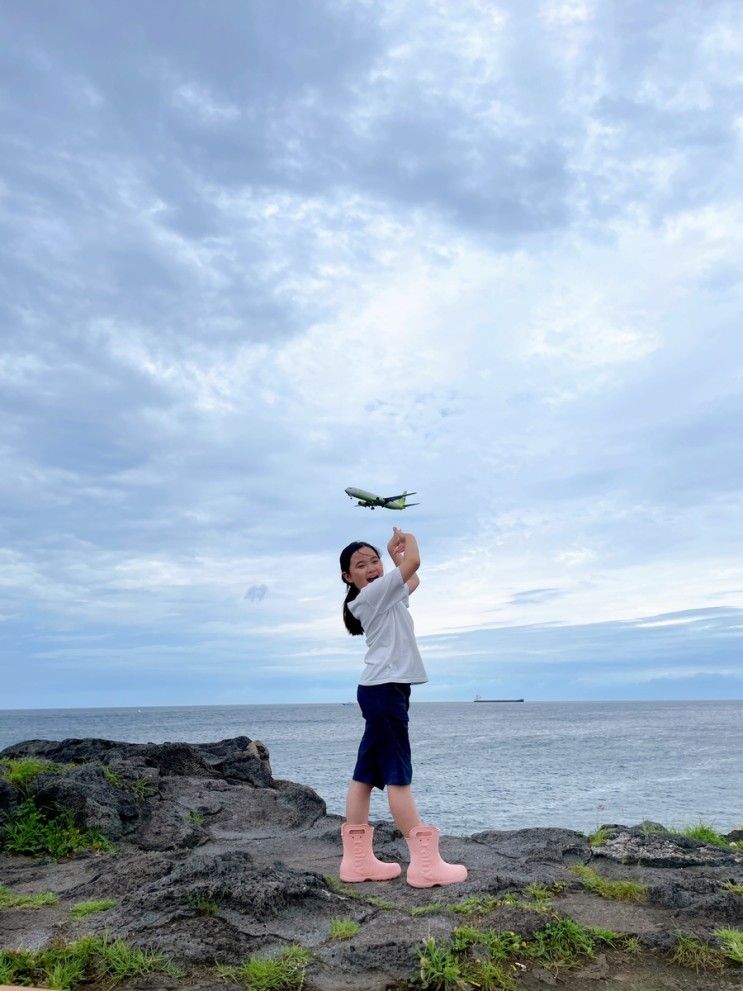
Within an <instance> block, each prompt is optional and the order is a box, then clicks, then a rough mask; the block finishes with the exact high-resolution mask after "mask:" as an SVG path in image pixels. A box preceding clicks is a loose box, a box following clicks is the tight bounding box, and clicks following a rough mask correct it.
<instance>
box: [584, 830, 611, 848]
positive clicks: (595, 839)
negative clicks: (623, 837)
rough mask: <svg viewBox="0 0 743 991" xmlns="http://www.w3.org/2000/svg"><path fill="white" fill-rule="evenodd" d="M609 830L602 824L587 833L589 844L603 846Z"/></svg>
mask: <svg viewBox="0 0 743 991" xmlns="http://www.w3.org/2000/svg"><path fill="white" fill-rule="evenodd" d="M609 835H610V834H609V830H608V829H606V828H605V827H604V826H600V827H599V828H598V829H596V830H594V831H593V832H592V833H589V835H588V837H587V838H588V844H589V846H603V845H604V843H606V841H607V840H608V839H609Z"/></svg>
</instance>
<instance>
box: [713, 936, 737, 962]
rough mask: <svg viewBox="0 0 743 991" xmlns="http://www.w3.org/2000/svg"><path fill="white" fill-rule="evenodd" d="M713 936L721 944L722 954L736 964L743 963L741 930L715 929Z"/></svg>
mask: <svg viewBox="0 0 743 991" xmlns="http://www.w3.org/2000/svg"><path fill="white" fill-rule="evenodd" d="M715 936H717V938H718V939H719V940H720V941H721V942H722V945H723V951H722V952H723V953H724V954H725V956H726V957H729V958H730V959H731V960H734V961H735V962H736V963H743V930H741V929H715Z"/></svg>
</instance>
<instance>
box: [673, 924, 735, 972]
mask: <svg viewBox="0 0 743 991" xmlns="http://www.w3.org/2000/svg"><path fill="white" fill-rule="evenodd" d="M671 960H673V962H674V963H677V964H678V965H679V967H685V968H686V969H687V970H693V971H694V972H695V973H697V974H698V973H699V972H700V971H703V970H705V971H713V972H715V973H719V972H720V971H721V970H723V969H724V966H725V958H724V955H723V954H722V953H721V952H720V950H716V949H714V947H712V946H710V945H709V944H708V943H703V942H702V941H701V940H699V939H697V938H696V937H695V936H687V935H685V934H683V933H679V935H677V936H676V945H675V947H674V948H673V952H672V953H671Z"/></svg>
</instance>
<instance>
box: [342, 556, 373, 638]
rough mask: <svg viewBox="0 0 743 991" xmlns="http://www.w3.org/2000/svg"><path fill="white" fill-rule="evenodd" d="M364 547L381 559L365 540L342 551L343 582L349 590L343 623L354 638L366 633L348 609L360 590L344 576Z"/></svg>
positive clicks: (345, 600) (344, 605) (344, 601)
mask: <svg viewBox="0 0 743 991" xmlns="http://www.w3.org/2000/svg"><path fill="white" fill-rule="evenodd" d="M362 547H368V548H369V550H372V551H374V553H375V554H376V555H377V557H379V551H378V550H377V548H376V547H375V546H374V545H373V544H367V542H366V541H365V540H354V541H353V543H351V544H349V545H348V547H344V548H343V550H342V551H341V580H342V581H343V584H344V585H345V586H346V588H347V591H346V598H345V599H344V600H343V622H344V623H345V624H346V629H347V630H348V632H349V633H350V634H351V636H352V637H360V636H361V634H362V633H363V632H364V627H363V626H362V625H361V623H360V622H359V621H358V620H357V619H356V617H355V616H354V614H353V613H352V612H351V610H350V609H349V608H348V603H349V602H353V600H354V599H355V598H356V596H357V595H358V594H359V590H358V589H357V588H356V586H355V585H354V584H353V582H347V581H346V579H345V578H344V577H343V576H344V575H345V574H348V572H349V571H350V570H351V558H352V557H353V555H354V554H355V553H356V551H360V550H361V548H362Z"/></svg>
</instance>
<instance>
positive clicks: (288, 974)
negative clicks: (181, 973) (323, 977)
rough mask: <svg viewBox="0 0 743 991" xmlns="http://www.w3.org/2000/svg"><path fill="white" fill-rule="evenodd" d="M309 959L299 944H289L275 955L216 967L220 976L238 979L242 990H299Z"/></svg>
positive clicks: (309, 955) (306, 952)
mask: <svg viewBox="0 0 743 991" xmlns="http://www.w3.org/2000/svg"><path fill="white" fill-rule="evenodd" d="M311 959H312V956H311V954H310V953H309V952H308V951H307V950H305V949H304V947H302V946H289V947H287V948H286V949H285V950H282V951H281V953H279V954H278V955H277V956H275V957H256V956H253V957H250V959H249V960H246V961H245V963H243V964H241V965H240V966H239V967H218V968H217V972H218V973H219V976H220V977H224V978H226V979H227V980H233V981H235V980H236V981H239V982H240V983H241V984H243V986H244V987H245V989H246V991H301V988H302V986H303V985H304V975H305V971H306V970H307V966H308V964H309V962H310V960H311Z"/></svg>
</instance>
